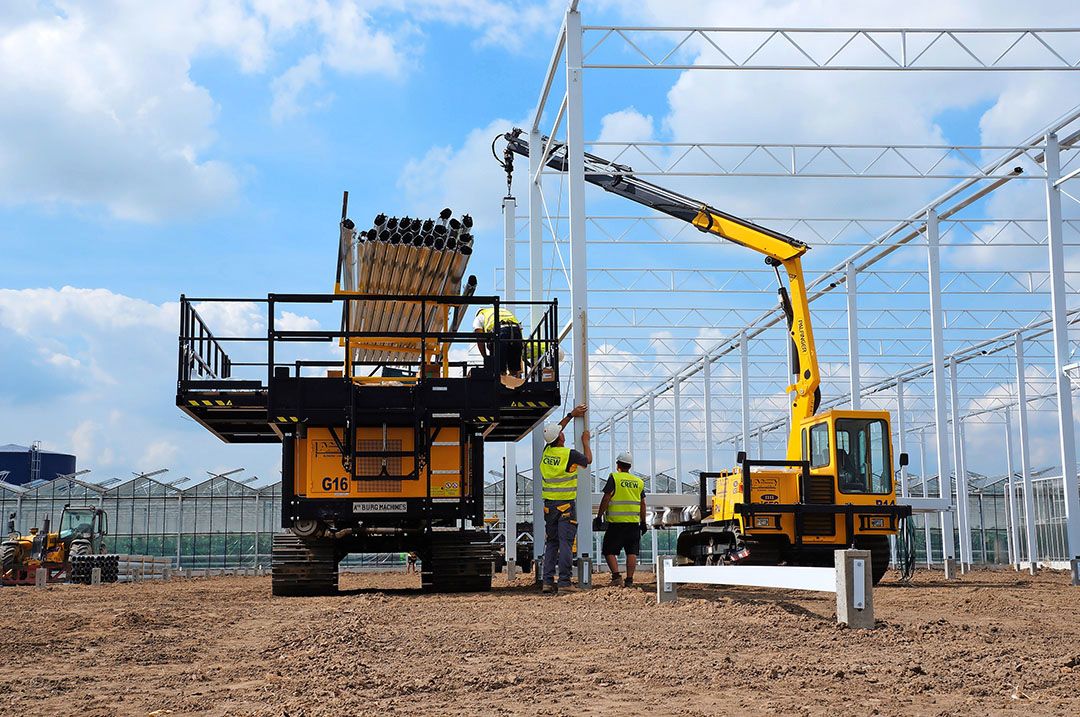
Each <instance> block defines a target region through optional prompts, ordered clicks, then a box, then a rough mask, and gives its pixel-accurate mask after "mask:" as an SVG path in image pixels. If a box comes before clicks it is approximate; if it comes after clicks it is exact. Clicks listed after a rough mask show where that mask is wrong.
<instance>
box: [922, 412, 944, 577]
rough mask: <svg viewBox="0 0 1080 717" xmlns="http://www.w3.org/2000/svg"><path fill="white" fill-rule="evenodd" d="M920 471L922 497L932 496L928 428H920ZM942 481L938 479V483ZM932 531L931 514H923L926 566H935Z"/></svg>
mask: <svg viewBox="0 0 1080 717" xmlns="http://www.w3.org/2000/svg"><path fill="white" fill-rule="evenodd" d="M919 471H920V472H921V473H922V497H923V498H928V497H929V496H930V474H929V473H928V472H927V470H926V430H925V429H922V428H920V429H919ZM940 484H941V481H940V480H939V481H938V485H940ZM933 538H934V536H933V534H932V533H931V532H930V515H929V514H927V513H924V514H923V544H924V545H925V546H926V567H928V568H932V567H934V542H933Z"/></svg>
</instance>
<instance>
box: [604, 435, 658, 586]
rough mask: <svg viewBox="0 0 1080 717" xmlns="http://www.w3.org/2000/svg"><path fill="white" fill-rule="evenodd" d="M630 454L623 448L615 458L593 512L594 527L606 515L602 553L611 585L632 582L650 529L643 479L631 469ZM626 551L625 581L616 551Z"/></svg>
mask: <svg viewBox="0 0 1080 717" xmlns="http://www.w3.org/2000/svg"><path fill="white" fill-rule="evenodd" d="M633 463H634V458H633V456H631V455H630V453H629V452H627V451H623V452H622V453H620V454H619V456H618V458H616V459H615V470H614V471H612V473H611V475H609V476H608V479H607V483H606V484H605V485H604V497H603V498H601V499H600V507H599V508H598V509H597V511H596V521H595V522H594V523H593V529H594V530H600V529H601V528H602V527H603V525H602V524H603V520H604V517H605V516H607V522H608V526H607V530H605V531H604V543H603V546H602V549H601V552H603V554H604V559H605V560H606V561H607V564H608V568H609V569H610V570H611V584H612V585H626V586H627V587H629V586H631V585H633V584H634V569H635V568H636V567H637V558H638V553H640V552H641V536H642V535H644V534H645V531H646V530H648V529H649V524H648V523H646V522H645V481H643V480H642V479H641V478H639V477H638V476H636V475H634V474H633V473H631V472H630V466H632V465H633ZM623 551H625V552H626V580H625V581H623V578H622V575H620V574H619V553H620V552H623Z"/></svg>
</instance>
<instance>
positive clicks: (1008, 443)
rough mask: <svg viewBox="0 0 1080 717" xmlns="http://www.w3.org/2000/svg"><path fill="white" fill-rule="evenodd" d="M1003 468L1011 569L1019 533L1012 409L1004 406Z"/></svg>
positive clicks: (1016, 560)
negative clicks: (1005, 472) (1006, 472)
mask: <svg viewBox="0 0 1080 717" xmlns="http://www.w3.org/2000/svg"><path fill="white" fill-rule="evenodd" d="M1005 470H1007V471H1008V472H1009V473H1008V476H1009V478H1008V480H1007V481H1006V482H1005V490H1006V491H1007V492H1006V499H1005V517H1006V519H1007V521H1006V522H1007V523H1008V525H1006V528H1007V532H1008V536H1007V537H1008V540H1007V541H1006V542H1007V544H1008V546H1009V564H1010V565H1012V566H1013V569H1015V570H1019V569H1020V541H1019V538H1020V535H1019V533H1017V525H1016V480H1015V479H1016V471H1015V469H1014V468H1013V448H1012V411H1010V410H1009V407H1008V406H1006V407H1005Z"/></svg>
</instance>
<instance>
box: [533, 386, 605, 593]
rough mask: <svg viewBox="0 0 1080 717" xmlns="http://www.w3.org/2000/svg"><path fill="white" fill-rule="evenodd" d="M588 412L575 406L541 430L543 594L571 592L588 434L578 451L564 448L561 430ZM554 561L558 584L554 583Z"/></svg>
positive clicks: (589, 453) (588, 451) (589, 459)
mask: <svg viewBox="0 0 1080 717" xmlns="http://www.w3.org/2000/svg"><path fill="white" fill-rule="evenodd" d="M587 410H588V409H587V408H586V407H585V404H582V405H580V406H576V407H575V408H574V410H572V411H571V412H570V413H568V414H567V415H566V416H564V417H563V419H562V420H561V421H559V422H558V423H549V424H547V425H546V426H544V443H545V444H547V445H546V446H545V447H544V453H543V455H542V456H541V457H540V477H541V491H540V492H541V495H542V496H543V499H544V527H545V530H544V533H545V541H544V573H543V581H544V582H543V591H544V592H545V593H558V592H559V590H567V589H573V586H572V585H571V583H570V572H571V568H572V567H573V564H574V552H573V546H574V538H575V537H577V525H578V519H577V473H578V468H580V467H583V466H588V465H589V464H590V463H592V458H593V456H592V448H591V446H590V445H589V432H588V431H584V432H583V433H582V434H581V451H575V450H573V449H571V448H567V447H566V445H565V444H566V436H565V435H563V429H564V428H566V424H568V423H570V419H571V418H581V417H582V416H584V415H585V412H586V411H587ZM556 560H557V561H558V572H559V582H558V583H556V582H555V567H556Z"/></svg>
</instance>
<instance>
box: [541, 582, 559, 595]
mask: <svg viewBox="0 0 1080 717" xmlns="http://www.w3.org/2000/svg"><path fill="white" fill-rule="evenodd" d="M540 592H542V593H544V594H549V593H553V592H556V589H555V585H554V584H552V583H544V584H543V585H541V586H540Z"/></svg>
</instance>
